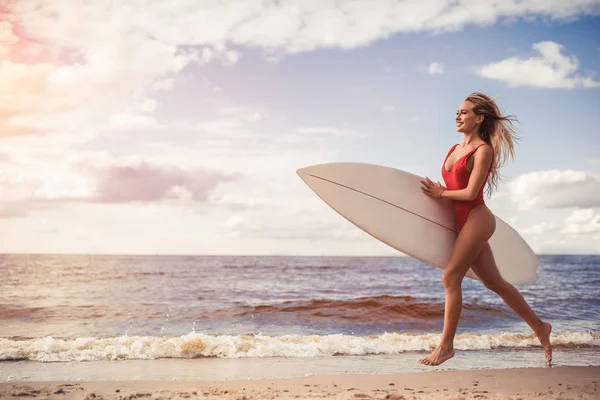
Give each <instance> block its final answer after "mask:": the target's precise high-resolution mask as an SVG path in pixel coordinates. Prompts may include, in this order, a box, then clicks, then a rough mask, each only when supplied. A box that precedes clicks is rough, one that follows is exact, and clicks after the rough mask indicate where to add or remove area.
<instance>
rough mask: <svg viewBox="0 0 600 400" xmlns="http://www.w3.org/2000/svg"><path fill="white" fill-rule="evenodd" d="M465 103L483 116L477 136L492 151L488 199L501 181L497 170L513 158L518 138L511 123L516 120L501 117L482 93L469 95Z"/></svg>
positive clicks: (498, 111) (509, 116)
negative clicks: (470, 104)
mask: <svg viewBox="0 0 600 400" xmlns="http://www.w3.org/2000/svg"><path fill="white" fill-rule="evenodd" d="M465 101H469V102H471V103H472V104H473V112H474V113H475V114H476V115H483V117H484V118H483V122H482V123H481V125H479V136H481V138H482V139H483V141H484V142H486V143H487V144H489V145H490V146H491V147H492V149H494V159H493V160H492V166H491V168H490V175H489V177H488V181H487V188H486V192H487V195H488V197H489V196H491V195H492V193H493V192H494V190H495V189H497V187H498V181H500V180H501V178H500V173H499V172H498V169H499V168H500V167H502V166H504V165H505V164H506V162H507V161H508V157H509V156H510V157H511V158H512V159H514V158H515V142H517V141H518V140H519V138H518V137H517V135H516V133H515V130H514V128H513V121H517V119H516V118H515V117H514V116H512V115H502V113H501V112H500V109H499V108H498V105H497V104H496V102H495V101H494V99H491V98H490V97H489V96H487V95H485V94H483V93H479V92H474V93H471V94H470V95H469V96H468V97H467V98H466V99H465Z"/></svg>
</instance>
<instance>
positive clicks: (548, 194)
mask: <svg viewBox="0 0 600 400" xmlns="http://www.w3.org/2000/svg"><path fill="white" fill-rule="evenodd" d="M508 191H509V197H510V199H511V200H512V201H513V202H515V203H516V204H518V206H519V209H521V210H527V209H531V208H535V207H548V208H567V207H578V208H594V207H600V174H598V173H590V172H583V171H572V170H566V171H540V172H531V173H528V174H525V175H521V176H519V177H518V178H516V179H515V180H514V181H513V182H510V183H509V185H508Z"/></svg>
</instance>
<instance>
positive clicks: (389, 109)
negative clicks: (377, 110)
mask: <svg viewBox="0 0 600 400" xmlns="http://www.w3.org/2000/svg"><path fill="white" fill-rule="evenodd" d="M394 110H395V107H394V106H393V105H392V104H386V105H384V106H383V107H381V111H383V112H392V111H394Z"/></svg>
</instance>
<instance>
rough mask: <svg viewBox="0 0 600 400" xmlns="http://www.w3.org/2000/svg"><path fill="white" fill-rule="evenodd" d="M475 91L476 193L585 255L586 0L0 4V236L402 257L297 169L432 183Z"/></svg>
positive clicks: (39, 248) (595, 148)
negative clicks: (483, 170) (483, 143)
mask: <svg viewBox="0 0 600 400" xmlns="http://www.w3.org/2000/svg"><path fill="white" fill-rule="evenodd" d="M474 91H481V92H484V93H486V94H488V95H490V96H492V97H495V96H499V97H498V99H497V103H498V105H499V107H500V109H501V111H502V112H503V113H505V114H510V115H514V116H516V117H517V119H518V121H519V122H518V123H517V124H516V126H515V127H516V129H517V134H518V135H519V138H520V140H519V142H518V144H517V147H516V149H515V158H514V160H510V161H509V163H508V164H507V165H506V166H505V167H504V168H503V169H502V170H501V173H502V177H503V180H502V181H501V182H500V185H499V188H498V190H497V191H496V192H495V193H494V195H493V196H492V197H491V198H489V199H486V202H487V205H488V206H489V207H490V209H491V210H492V211H493V212H494V213H495V215H497V216H498V217H499V218H501V219H503V220H504V221H506V222H508V223H509V224H510V225H511V226H512V227H513V228H515V229H516V230H517V231H518V232H519V233H520V234H521V235H522V236H523V238H524V239H525V240H526V241H527V242H528V243H529V245H530V246H531V247H532V249H533V250H534V251H535V252H536V253H538V254H600V132H599V126H600V112H599V110H600V0H570V1H568V2H565V1H562V0H490V1H486V2H479V1H469V0H418V1H413V0H399V1H392V0H352V1H350V0H348V1H341V0H338V1H330V0H303V1H266V0H264V1H257V0H221V1H216V0H202V1H200V2H199V1H197V0H180V1H177V2H170V1H156V0H129V1H122V2H113V1H105V0H95V1H87V0H86V1H84V0H56V1H47V0H0V165H1V167H0V253H63V254H64V253H76V254H199V255H209V254H216V255H221V254H222V255H229V254H230V255H351V256H393V255H402V254H401V253H399V252H398V251H397V250H394V249H392V248H390V247H388V246H387V245H385V244H383V243H381V242H379V241H377V240H376V239H374V238H372V237H371V236H369V235H368V234H366V233H364V232H362V231H361V230H360V229H358V228H356V227H355V226H354V225H352V224H351V223H350V222H348V221H346V220H345V219H344V218H342V217H341V216H339V215H338V214H337V213H336V212H335V211H333V210H332V209H331V208H329V207H328V206H327V205H326V204H325V203H324V202H323V201H321V200H320V199H319V198H318V197H317V196H316V195H315V194H314V193H313V192H312V191H311V190H310V188H308V187H307V186H306V185H305V184H304V182H302V180H301V179H300V178H299V177H298V176H297V175H296V170H297V169H299V168H302V167H306V166H309V165H313V164H319V163H325V162H340V161H344V162H348V161H349V162H364V163H371V164H377V165H384V166H389V167H393V168H398V169H402V170H406V171H409V172H412V173H414V174H417V175H420V176H428V177H430V178H431V179H433V180H436V181H437V180H440V181H441V180H442V178H441V173H440V170H441V164H442V161H443V159H444V157H445V156H446V153H447V151H448V149H449V148H450V147H451V146H452V145H453V144H455V143H461V142H462V139H463V138H462V134H461V133H457V132H455V124H454V117H455V113H456V109H457V108H458V107H459V105H460V104H461V102H462V101H463V100H464V98H465V97H466V96H467V95H468V94H469V93H471V92H474Z"/></svg>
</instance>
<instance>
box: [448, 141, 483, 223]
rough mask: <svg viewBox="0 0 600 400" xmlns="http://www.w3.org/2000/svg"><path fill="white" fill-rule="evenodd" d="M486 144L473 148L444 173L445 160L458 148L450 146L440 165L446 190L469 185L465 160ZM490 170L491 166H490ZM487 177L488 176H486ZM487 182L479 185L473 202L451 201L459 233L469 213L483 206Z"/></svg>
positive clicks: (468, 174)
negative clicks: (484, 189)
mask: <svg viewBox="0 0 600 400" xmlns="http://www.w3.org/2000/svg"><path fill="white" fill-rule="evenodd" d="M485 145H486V144H485V143H483V144H480V145H479V146H477V147H475V148H474V149H473V150H471V151H469V152H468V153H467V154H465V155H464V156H462V157H461V158H459V159H458V160H456V162H455V163H454V165H453V166H452V168H451V169H450V171H446V160H447V159H448V157H449V156H450V154H451V153H452V152H453V151H454V148H455V147H456V146H458V145H457V144H455V145H454V146H452V148H451V149H450V151H449V152H448V154H447V155H446V158H445V159H444V163H443V164H442V177H443V178H444V182H445V183H446V187H447V188H448V190H460V189H464V188H466V187H467V185H468V184H469V177H470V176H471V173H470V172H469V170H468V169H467V159H468V158H469V156H470V155H471V154H473V153H474V152H475V150H477V149H478V148H480V147H481V146H485ZM490 169H491V166H490ZM488 174H489V170H488ZM488 176H489V175H488ZM486 182H487V177H486V178H485V181H484V182H483V184H482V185H481V188H480V189H479V192H477V196H475V199H473V200H470V201H469V200H452V205H453V206H454V218H455V220H456V227H457V228H458V230H459V231H460V230H461V229H462V227H463V226H464V225H465V222H467V217H468V216H469V212H471V210H472V209H473V208H475V207H477V206H479V205H482V204H485V202H484V201H483V188H484V187H485V183H486Z"/></svg>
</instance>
